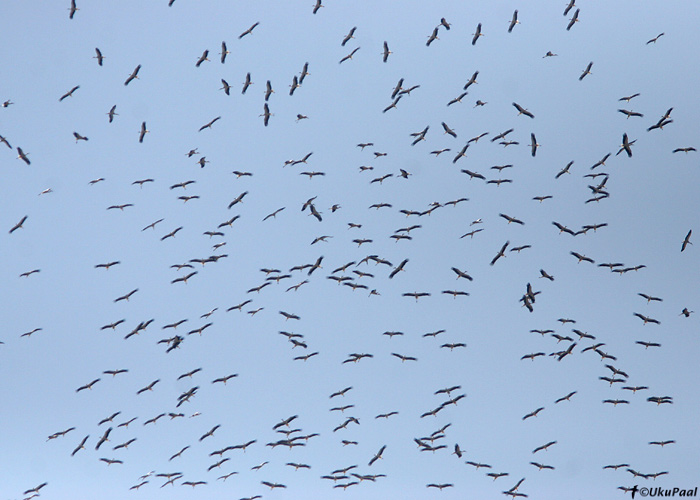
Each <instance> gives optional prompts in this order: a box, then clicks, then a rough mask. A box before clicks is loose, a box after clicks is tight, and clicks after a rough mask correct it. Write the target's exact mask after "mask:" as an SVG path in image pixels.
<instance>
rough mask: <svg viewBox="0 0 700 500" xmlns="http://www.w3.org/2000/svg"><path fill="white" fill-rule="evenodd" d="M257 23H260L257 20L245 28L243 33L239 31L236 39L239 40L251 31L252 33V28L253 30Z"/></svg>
mask: <svg viewBox="0 0 700 500" xmlns="http://www.w3.org/2000/svg"><path fill="white" fill-rule="evenodd" d="M259 24H260V23H259V22H256V23H254V24H253V25H252V26H251V27H250V28H248V29H247V30H245V31H244V32H243V33H241V34H240V35H238V39H239V40H240V39H241V38H243V37H244V36H246V35H250V34H251V33H253V30H254V29H255V27H256V26H258V25H259Z"/></svg>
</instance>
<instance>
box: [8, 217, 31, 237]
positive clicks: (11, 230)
mask: <svg viewBox="0 0 700 500" xmlns="http://www.w3.org/2000/svg"><path fill="white" fill-rule="evenodd" d="M27 217H29V216H28V215H25V216H24V217H22V218H21V219H20V220H19V222H18V223H17V224H15V225H14V226H12V229H10V231H9V233H10V234H12V233H14V232H15V231H17V230H18V229H20V228H22V227H24V226H23V224H24V222H25V221H26V220H27Z"/></svg>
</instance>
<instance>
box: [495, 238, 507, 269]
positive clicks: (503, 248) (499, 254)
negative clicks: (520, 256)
mask: <svg viewBox="0 0 700 500" xmlns="http://www.w3.org/2000/svg"><path fill="white" fill-rule="evenodd" d="M509 244H510V241H506V242H505V243H504V244H503V246H502V247H501V249H500V250H499V251H498V253H497V254H496V256H495V257H494V258H493V259H492V260H491V265H494V264H495V263H496V261H497V260H498V259H500V258H501V257H505V256H506V253H505V252H506V248H507V247H508V245H509Z"/></svg>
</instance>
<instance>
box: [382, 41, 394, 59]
mask: <svg viewBox="0 0 700 500" xmlns="http://www.w3.org/2000/svg"><path fill="white" fill-rule="evenodd" d="M391 53H392V52H391V51H390V50H389V44H387V43H386V41H385V42H384V51H383V52H382V61H384V62H387V60H388V59H389V54H391Z"/></svg>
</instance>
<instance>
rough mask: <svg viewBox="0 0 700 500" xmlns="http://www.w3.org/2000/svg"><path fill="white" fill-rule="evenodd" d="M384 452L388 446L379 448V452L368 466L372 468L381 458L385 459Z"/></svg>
mask: <svg viewBox="0 0 700 500" xmlns="http://www.w3.org/2000/svg"><path fill="white" fill-rule="evenodd" d="M384 450H386V445H384V446H382V447H381V448H379V451H378V452H377V453H376V454H375V455H374V456H373V457H372V459H371V460H370V461H369V463H368V464H367V465H368V466H371V465H372V464H373V463H374V462H376V461H377V460H379V459H380V458H383V457H382V454H383V453H384Z"/></svg>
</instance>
